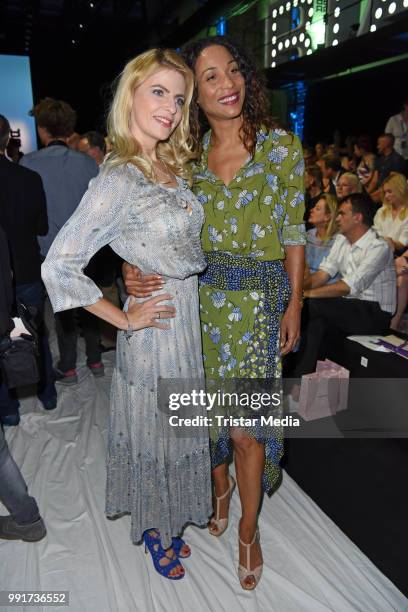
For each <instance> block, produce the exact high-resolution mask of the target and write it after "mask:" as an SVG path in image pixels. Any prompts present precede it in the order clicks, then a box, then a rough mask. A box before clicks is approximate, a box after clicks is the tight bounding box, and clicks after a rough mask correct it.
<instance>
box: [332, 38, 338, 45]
mask: <svg viewBox="0 0 408 612" xmlns="http://www.w3.org/2000/svg"><path fill="white" fill-rule="evenodd" d="M338 44H339V41H338V40H337V38H335V39H334V40H333V42H332V46H333V47H337V45H338Z"/></svg>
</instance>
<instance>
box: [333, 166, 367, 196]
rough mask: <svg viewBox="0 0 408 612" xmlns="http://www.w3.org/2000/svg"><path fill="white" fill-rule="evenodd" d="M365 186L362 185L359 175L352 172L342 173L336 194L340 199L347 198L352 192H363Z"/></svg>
mask: <svg viewBox="0 0 408 612" xmlns="http://www.w3.org/2000/svg"><path fill="white" fill-rule="evenodd" d="M362 191H363V186H362V185H361V183H360V181H359V179H358V176H356V175H355V174H353V173H352V172H345V173H344V174H342V175H341V177H340V178H339V180H338V181H337V185H336V194H337V197H338V199H339V200H341V199H342V198H345V197H346V196H348V195H350V194H351V193H361V192H362Z"/></svg>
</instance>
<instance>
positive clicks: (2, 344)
mask: <svg viewBox="0 0 408 612" xmlns="http://www.w3.org/2000/svg"><path fill="white" fill-rule="evenodd" d="M17 313H18V315H19V318H20V319H21V320H22V322H23V325H24V328H25V332H28V333H25V332H23V333H21V334H20V335H18V336H15V337H13V334H12V333H11V335H10V336H5V337H3V338H2V340H1V341H0V368H1V374H2V379H3V382H4V384H5V385H6V386H7V387H8V388H9V389H14V388H15V387H24V386H26V385H33V384H36V383H37V382H38V381H39V378H40V376H39V370H38V335H37V330H36V326H35V323H34V315H33V313H32V311H31V310H29V309H28V308H27V307H26V306H25V305H24V304H23V303H22V302H18V304H17Z"/></svg>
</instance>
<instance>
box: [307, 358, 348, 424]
mask: <svg viewBox="0 0 408 612" xmlns="http://www.w3.org/2000/svg"><path fill="white" fill-rule="evenodd" d="M349 376H350V373H349V371H348V370H346V368H343V367H342V366H339V365H338V364H337V363H334V362H332V361H330V360H328V359H326V360H325V361H318V362H317V367H316V372H313V373H312V374H305V375H304V376H302V381H301V386H300V397H299V410H298V414H299V415H300V416H301V417H302V418H303V419H304V420H305V421H312V420H316V419H322V418H325V417H328V416H333V415H334V414H336V412H339V410H345V409H346V408H347V398H348V381H349Z"/></svg>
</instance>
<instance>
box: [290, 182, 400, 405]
mask: <svg viewBox="0 0 408 612" xmlns="http://www.w3.org/2000/svg"><path fill="white" fill-rule="evenodd" d="M372 218H373V213H372V205H371V201H370V198H369V197H368V196H367V195H366V194H362V193H354V194H351V195H350V196H348V197H347V198H346V199H345V200H343V201H342V203H341V204H340V206H339V212H338V215H337V222H338V225H339V231H340V234H339V235H338V236H337V237H336V238H335V241H334V244H333V246H332V248H331V249H330V252H329V254H328V255H327V257H326V258H325V259H324V260H323V261H322V263H321V264H320V267H319V270H318V271H317V272H315V273H314V274H312V275H311V276H310V277H309V279H307V280H306V281H305V285H304V286H305V292H304V294H305V297H307V298H309V299H308V300H307V311H306V312H307V321H306V325H305V327H304V330H303V331H302V337H301V341H300V347H299V352H298V353H297V354H296V357H295V360H296V365H295V369H294V375H295V376H301V375H302V374H307V373H310V372H314V371H315V368H316V361H317V359H320V358H324V357H325V355H326V354H327V346H326V345H325V342H326V341H327V339H328V332H329V331H330V332H335V333H336V334H337V335H342V336H344V337H347V336H349V335H351V334H363V335H366V334H367V335H369V334H384V333H387V330H389V326H390V321H391V316H392V315H393V314H394V312H395V307H396V274H395V267H394V262H393V254H392V250H391V248H390V246H389V244H388V243H387V242H386V241H385V240H383V239H382V238H379V237H378V236H377V234H376V232H375V231H374V230H373V229H372V227H371V226H372ZM336 274H339V275H340V280H338V281H336V282H335V283H332V284H329V283H328V281H329V280H330V278H333V277H334V276H335V275H336ZM305 318H306V317H305ZM293 397H294V398H295V399H296V397H295V395H293Z"/></svg>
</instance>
